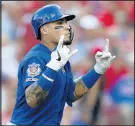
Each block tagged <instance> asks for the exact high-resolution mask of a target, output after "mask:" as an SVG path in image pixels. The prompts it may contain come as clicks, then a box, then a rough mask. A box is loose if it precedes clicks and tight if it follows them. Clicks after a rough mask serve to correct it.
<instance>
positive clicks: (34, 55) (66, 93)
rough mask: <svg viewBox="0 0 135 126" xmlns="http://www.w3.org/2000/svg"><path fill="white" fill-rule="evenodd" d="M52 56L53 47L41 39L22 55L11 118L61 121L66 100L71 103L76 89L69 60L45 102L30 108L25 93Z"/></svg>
mask: <svg viewBox="0 0 135 126" xmlns="http://www.w3.org/2000/svg"><path fill="white" fill-rule="evenodd" d="M50 59H51V51H50V50H49V49H48V48H47V47H46V46H44V45H43V44H41V43H39V44H37V45H36V46H35V47H33V48H32V49H31V50H30V51H29V52H28V53H27V55H26V56H25V57H24V58H23V60H22V61H21V63H20V65H19V70H18V88H17V97H16V104H15V107H14V110H13V113H12V117H11V122H12V123H15V124H17V125H49V124H51V125H60V121H61V119H62V115H63V109H64V106H65V102H67V103H68V104H69V105H70V106H72V102H71V101H70V100H69V99H71V98H72V97H73V92H74V89H75V86H74V82H73V78H72V73H71V68H70V64H69V62H67V64H66V65H65V67H64V68H65V71H64V69H60V70H59V71H58V72H57V77H56V79H55V81H54V82H53V85H52V87H51V89H50V91H49V94H48V96H47V97H46V98H45V99H44V101H43V102H42V104H40V105H38V106H37V107H35V108H31V107H30V106H29V105H28V104H27V102H26V97H25V89H26V88H27V87H28V86H29V85H31V84H33V83H34V82H35V81H37V80H38V78H39V77H40V76H41V75H42V73H43V72H44V71H45V70H46V64H47V63H48V62H49V61H50Z"/></svg>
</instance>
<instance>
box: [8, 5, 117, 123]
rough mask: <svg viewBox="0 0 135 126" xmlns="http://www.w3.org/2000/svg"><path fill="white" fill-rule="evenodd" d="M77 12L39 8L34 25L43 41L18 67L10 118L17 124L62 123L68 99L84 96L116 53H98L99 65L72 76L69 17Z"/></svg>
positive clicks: (37, 34)
mask: <svg viewBox="0 0 135 126" xmlns="http://www.w3.org/2000/svg"><path fill="white" fill-rule="evenodd" d="M74 18H75V15H65V14H64V12H63V10H62V8H61V7H60V6H58V5H55V4H52V5H47V6H44V7H42V8H41V9H39V10H37V11H36V12H35V13H34V15H33V17H32V26H33V29H34V33H35V35H36V38H37V39H40V43H39V44H37V45H36V46H34V47H33V48H32V49H31V50H30V51H29V52H28V54H26V56H25V57H24V58H23V60H22V62H21V63H20V66H19V71H18V89H17V98H16V105H15V107H14V110H13V114H12V118H11V120H10V122H11V123H12V124H15V125H49V124H50V125H60V122H61V118H62V115H63V109H64V106H65V103H66V102H67V104H68V105H69V106H72V103H73V102H75V101H76V100H78V99H80V98H81V97H82V96H84V95H85V94H86V93H87V91H88V90H89V89H90V88H91V87H92V86H93V84H94V83H95V82H96V81H97V80H98V78H99V77H100V76H101V75H102V74H103V73H104V72H105V71H106V70H107V68H108V67H109V66H110V64H111V62H112V60H113V59H114V58H115V56H111V54H110V52H108V46H109V43H108V42H107V45H106V46H105V49H104V52H98V53H97V54H96V56H95V57H96V61H97V63H96V65H95V66H94V68H93V69H92V70H90V71H89V72H88V73H87V74H86V75H84V76H83V77H80V78H78V79H76V80H73V77H72V72H71V67H70V63H69V58H70V57H71V56H73V55H74V54H75V53H76V52H77V49H76V50H74V51H71V50H70V49H69V48H68V45H71V44H72V40H73V36H74V34H73V30H72V28H71V26H69V25H68V24H67V21H69V20H72V19H74Z"/></svg>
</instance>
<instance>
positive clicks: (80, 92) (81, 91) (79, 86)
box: [73, 68, 102, 102]
mask: <svg viewBox="0 0 135 126" xmlns="http://www.w3.org/2000/svg"><path fill="white" fill-rule="evenodd" d="M101 75H102V74H98V73H97V72H96V71H95V70H94V68H93V69H91V70H90V71H89V72H88V73H87V74H85V75H84V76H83V77H80V78H78V79H75V80H74V83H75V90H74V97H75V98H74V101H73V102H75V101H76V100H79V99H80V98H82V97H83V96H84V95H85V94H86V93H87V92H88V91H89V89H91V88H92V86H93V85H94V84H95V83H96V81H97V80H98V79H99V78H100V76H101Z"/></svg>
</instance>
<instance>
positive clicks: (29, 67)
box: [22, 57, 45, 88]
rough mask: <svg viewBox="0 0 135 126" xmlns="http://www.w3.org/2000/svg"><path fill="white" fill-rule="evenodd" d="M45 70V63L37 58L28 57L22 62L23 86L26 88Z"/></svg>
mask: <svg viewBox="0 0 135 126" xmlns="http://www.w3.org/2000/svg"><path fill="white" fill-rule="evenodd" d="M44 71H45V63H42V61H41V60H39V59H37V58H35V57H34V58H30V59H28V60H27V61H26V62H25V64H24V69H23V73H22V75H23V87H24V88H26V87H28V86H29V85H31V84H32V83H34V82H35V81H37V80H38V79H39V77H40V76H41V75H42V73H43V72H44Z"/></svg>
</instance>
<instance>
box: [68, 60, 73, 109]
mask: <svg viewBox="0 0 135 126" xmlns="http://www.w3.org/2000/svg"><path fill="white" fill-rule="evenodd" d="M68 68H69V73H68V77H69V84H68V85H69V87H68V96H67V101H66V102H67V104H68V105H69V106H70V107H72V103H73V102H74V101H75V96H74V91H75V83H74V80H73V74H72V71H71V66H70V63H69V62H68Z"/></svg>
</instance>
